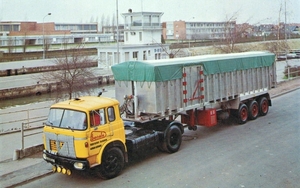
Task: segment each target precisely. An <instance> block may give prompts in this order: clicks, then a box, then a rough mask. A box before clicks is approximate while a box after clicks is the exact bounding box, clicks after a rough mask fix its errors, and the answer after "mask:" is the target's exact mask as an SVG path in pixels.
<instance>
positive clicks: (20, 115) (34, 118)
mask: <svg viewBox="0 0 300 188" xmlns="http://www.w3.org/2000/svg"><path fill="white" fill-rule="evenodd" d="M48 110H49V107H39V108H31V109H25V110H19V111H11V112H4V113H0V119H1V122H0V128H1V129H0V136H1V135H3V134H10V133H16V132H21V137H22V143H21V149H22V150H24V143H25V138H26V137H30V136H33V135H37V134H41V133H42V131H37V132H34V133H28V134H26V132H27V131H30V130H39V129H41V128H42V127H43V125H42V122H44V121H45V120H46V119H47V115H48ZM20 125H21V126H20Z"/></svg>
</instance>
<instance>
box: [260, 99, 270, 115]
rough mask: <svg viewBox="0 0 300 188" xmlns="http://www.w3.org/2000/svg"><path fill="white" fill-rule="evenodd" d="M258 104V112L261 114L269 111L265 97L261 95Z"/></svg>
mask: <svg viewBox="0 0 300 188" xmlns="http://www.w3.org/2000/svg"><path fill="white" fill-rule="evenodd" d="M258 104H259V114H260V115H261V116H265V115H267V113H268V112H269V101H268V99H267V98H266V97H261V98H260V99H259V101H258Z"/></svg>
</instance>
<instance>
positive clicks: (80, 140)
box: [43, 96, 126, 166]
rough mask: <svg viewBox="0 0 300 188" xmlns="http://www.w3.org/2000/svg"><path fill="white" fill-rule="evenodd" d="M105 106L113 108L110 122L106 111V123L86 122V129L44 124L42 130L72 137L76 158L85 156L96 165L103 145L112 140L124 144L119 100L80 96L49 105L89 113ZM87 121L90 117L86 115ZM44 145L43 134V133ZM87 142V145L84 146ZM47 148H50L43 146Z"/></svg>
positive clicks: (99, 159)
mask: <svg viewBox="0 0 300 188" xmlns="http://www.w3.org/2000/svg"><path fill="white" fill-rule="evenodd" d="M107 107H114V109H115V116H116V117H115V120H114V121H112V122H109V121H108V117H107V116H108V115H107V113H106V120H107V123H106V124H104V125H99V126H97V127H91V126H90V125H89V124H88V127H87V129H86V130H81V131H78V130H70V129H63V128H58V127H51V126H45V127H44V132H49V133H55V134H57V135H66V136H73V137H74V146H75V153H76V157H77V158H86V159H87V160H88V161H89V163H90V165H91V166H94V165H98V164H100V163H101V156H102V152H103V151H104V149H105V147H106V146H107V145H108V144H109V143H111V142H114V141H120V142H122V143H123V144H124V147H125V148H126V146H125V132H124V124H123V121H122V119H121V117H120V112H119V102H118V101H117V100H115V99H111V98H106V97H93V96H87V97H80V100H67V101H64V102H60V103H57V104H54V105H52V106H51V108H62V109H71V110H76V111H81V112H84V113H86V114H89V112H90V111H92V110H96V109H101V108H104V109H106V108H107ZM87 118H88V122H90V117H89V115H87ZM43 140H44V146H45V147H46V144H45V140H46V139H45V136H44V135H43ZM86 143H88V147H86ZM45 149H46V150H49V149H50V148H45Z"/></svg>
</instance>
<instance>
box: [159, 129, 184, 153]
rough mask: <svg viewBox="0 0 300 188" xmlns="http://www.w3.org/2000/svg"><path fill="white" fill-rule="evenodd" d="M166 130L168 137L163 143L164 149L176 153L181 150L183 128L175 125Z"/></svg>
mask: <svg viewBox="0 0 300 188" xmlns="http://www.w3.org/2000/svg"><path fill="white" fill-rule="evenodd" d="M166 131H167V132H166V137H165V141H164V143H163V145H164V150H165V151H166V152H168V153H175V152H177V151H178V150H179V148H180V145H181V141H182V134H181V130H180V128H179V127H178V126H176V125H173V126H171V127H170V128H169V129H167V130H166Z"/></svg>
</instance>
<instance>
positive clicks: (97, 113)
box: [90, 109, 106, 127]
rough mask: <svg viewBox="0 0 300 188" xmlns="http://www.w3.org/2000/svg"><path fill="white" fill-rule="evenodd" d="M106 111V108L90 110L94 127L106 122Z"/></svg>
mask: <svg viewBox="0 0 300 188" xmlns="http://www.w3.org/2000/svg"><path fill="white" fill-rule="evenodd" d="M105 123H106V121H105V111H104V109H99V110H93V111H91V112H90V124H91V126H92V127H95V126H98V125H103V124H105Z"/></svg>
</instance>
